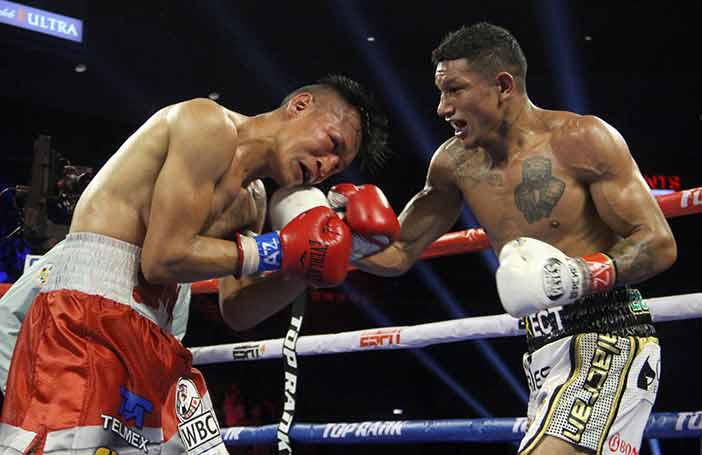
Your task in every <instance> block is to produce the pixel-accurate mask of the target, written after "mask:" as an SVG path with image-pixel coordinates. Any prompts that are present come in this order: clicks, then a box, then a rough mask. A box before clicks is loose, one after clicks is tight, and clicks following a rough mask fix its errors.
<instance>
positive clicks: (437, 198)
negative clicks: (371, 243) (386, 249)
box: [397, 181, 463, 258]
mask: <svg viewBox="0 0 702 455" xmlns="http://www.w3.org/2000/svg"><path fill="white" fill-rule="evenodd" d="M462 204H463V199H462V197H461V194H460V192H459V191H458V189H457V188H455V187H453V186H448V185H446V186H435V185H432V184H431V182H429V181H428V182H427V185H426V186H425V187H424V189H422V190H421V191H420V192H419V193H417V194H416V195H415V196H414V197H413V198H412V199H411V200H410V201H409V203H408V204H407V206H406V207H405V208H404V209H403V210H402V213H401V214H400V216H399V219H400V239H399V241H398V242H397V243H398V247H400V248H402V249H404V250H405V251H406V252H407V253H408V254H410V256H412V257H414V258H416V257H419V256H420V255H421V254H422V251H424V249H425V248H426V247H427V246H429V244H431V242H433V241H434V240H436V239H437V238H439V236H441V235H442V234H444V233H446V232H447V231H448V230H449V229H451V227H452V226H453V225H454V224H455V223H456V220H457V219H458V216H459V215H460V213H461V207H462Z"/></svg>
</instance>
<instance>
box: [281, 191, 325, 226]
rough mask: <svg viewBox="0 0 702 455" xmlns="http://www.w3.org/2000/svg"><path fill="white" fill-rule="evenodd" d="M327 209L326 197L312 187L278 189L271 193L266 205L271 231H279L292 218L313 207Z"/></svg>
mask: <svg viewBox="0 0 702 455" xmlns="http://www.w3.org/2000/svg"><path fill="white" fill-rule="evenodd" d="M319 206H323V207H329V202H328V201H327V198H326V196H324V193H322V191H321V190H320V189H319V188H315V187H313V186H296V187H293V188H280V189H279V190H278V191H276V192H275V193H273V196H271V201H270V203H269V204H268V208H269V212H268V213H269V215H268V216H269V217H270V220H271V227H272V228H273V230H276V231H277V230H280V229H281V228H283V227H284V226H285V225H286V224H288V223H289V222H290V221H291V220H292V219H293V218H295V217H296V216H298V215H299V214H301V213H304V212H306V211H308V210H310V209H313V208H315V207H319Z"/></svg>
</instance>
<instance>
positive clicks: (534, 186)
mask: <svg viewBox="0 0 702 455" xmlns="http://www.w3.org/2000/svg"><path fill="white" fill-rule="evenodd" d="M564 191H565V183H564V182H563V181H562V180H560V179H559V178H557V177H554V176H553V174H552V165H551V160H549V159H548V158H545V157H543V156H535V157H532V158H528V159H526V160H524V162H523V163H522V181H521V183H519V184H518V185H517V186H516V188H515V189H514V202H515V204H516V206H517V208H518V209H519V211H520V212H522V214H523V215H524V218H526V221H527V223H529V224H532V223H535V222H537V221H539V220H541V219H544V218H546V217H548V216H550V215H551V212H552V211H553V208H554V207H555V206H556V204H558V201H559V200H560V199H561V196H563V192H564Z"/></svg>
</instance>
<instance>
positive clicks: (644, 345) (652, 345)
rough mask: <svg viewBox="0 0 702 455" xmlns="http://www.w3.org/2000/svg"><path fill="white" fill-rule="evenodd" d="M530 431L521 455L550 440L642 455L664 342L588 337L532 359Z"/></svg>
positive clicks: (528, 357) (527, 362)
mask: <svg viewBox="0 0 702 455" xmlns="http://www.w3.org/2000/svg"><path fill="white" fill-rule="evenodd" d="M523 361H524V371H525V373H526V375H527V381H528V383H529V389H530V395H529V408H528V411H527V416H528V418H529V428H528V430H527V433H526V435H525V436H524V438H523V439H522V442H521V444H520V445H519V454H520V455H526V454H529V453H532V452H533V450H534V449H535V448H536V447H537V446H538V444H539V442H540V441H541V440H542V439H543V438H544V437H545V436H547V435H549V436H554V437H557V438H560V439H562V440H564V441H566V442H568V443H570V444H572V445H574V446H577V447H579V448H582V449H586V450H587V451H592V452H593V453H595V454H597V455H600V454H603V455H609V454H622V453H638V452H639V449H640V446H641V437H642V435H643V431H644V428H645V426H646V422H647V421H648V416H649V414H650V412H651V408H652V407H653V403H654V401H655V399H656V393H657V392H658V381H659V378H660V347H659V345H658V339H657V338H656V337H634V336H627V337H620V336H616V335H608V334H601V333H584V334H579V335H573V336H569V337H565V338H562V339H560V340H557V341H554V342H552V343H549V344H547V345H546V346H544V347H542V348H540V349H538V350H536V351H535V352H533V353H532V354H528V353H527V354H525V355H524V359H523Z"/></svg>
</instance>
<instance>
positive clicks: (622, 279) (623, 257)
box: [608, 239, 656, 284]
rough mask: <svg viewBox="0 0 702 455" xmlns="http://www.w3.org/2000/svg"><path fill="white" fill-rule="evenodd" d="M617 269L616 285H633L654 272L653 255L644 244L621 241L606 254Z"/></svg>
mask: <svg viewBox="0 0 702 455" xmlns="http://www.w3.org/2000/svg"><path fill="white" fill-rule="evenodd" d="M608 254H609V255H610V256H611V257H612V259H613V260H614V264H615V265H616V267H617V283H618V284H635V283H639V282H641V281H643V280H645V279H647V278H650V277H651V276H652V275H653V274H654V273H655V271H656V269H655V267H654V264H655V253H654V251H653V250H652V249H651V247H650V246H649V245H648V243H646V242H641V241H634V240H631V239H622V240H620V241H619V242H617V243H616V244H615V245H614V247H612V249H611V250H610V251H609V252H608Z"/></svg>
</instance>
